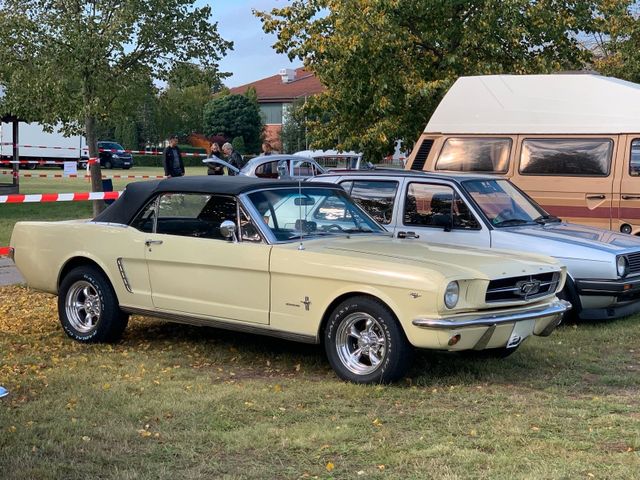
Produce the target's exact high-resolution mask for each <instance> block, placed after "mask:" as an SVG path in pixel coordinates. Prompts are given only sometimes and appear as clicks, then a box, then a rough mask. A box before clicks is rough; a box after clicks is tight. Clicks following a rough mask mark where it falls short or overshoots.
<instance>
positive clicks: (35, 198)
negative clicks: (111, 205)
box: [0, 192, 122, 203]
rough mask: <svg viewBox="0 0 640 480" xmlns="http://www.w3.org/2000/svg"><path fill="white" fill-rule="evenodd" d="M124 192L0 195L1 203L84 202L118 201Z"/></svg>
mask: <svg viewBox="0 0 640 480" xmlns="http://www.w3.org/2000/svg"><path fill="white" fill-rule="evenodd" d="M121 194H122V192H77V193H35V194H30V195H21V194H14V195H0V203H45V202H82V201H87V200H116V199H117V198H118V197H119V196H120V195H121Z"/></svg>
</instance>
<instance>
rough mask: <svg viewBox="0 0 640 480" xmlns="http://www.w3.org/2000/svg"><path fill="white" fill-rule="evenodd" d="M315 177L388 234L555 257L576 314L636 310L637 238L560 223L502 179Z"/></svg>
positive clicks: (639, 302) (379, 174) (406, 174)
mask: <svg viewBox="0 0 640 480" xmlns="http://www.w3.org/2000/svg"><path fill="white" fill-rule="evenodd" d="M315 180H317V181H322V182H334V183H338V184H340V185H342V187H343V188H344V189H345V190H346V191H347V193H349V194H350V195H351V196H352V197H353V198H354V199H355V200H356V202H357V203H358V204H359V205H360V206H361V207H363V208H364V209H365V210H366V211H367V212H368V213H369V214H370V215H372V216H373V217H374V218H375V219H376V220H378V222H380V223H381V224H383V225H384V226H385V227H386V228H387V229H388V230H389V231H390V232H393V235H394V237H397V238H400V239H405V240H406V241H407V242H411V243H413V242H415V241H425V242H430V243H442V244H447V245H460V246H463V245H464V246H472V247H480V248H499V249H509V250H520V251H522V252H526V253H542V254H545V255H549V256H552V257H555V258H557V259H559V260H560V261H561V262H562V263H564V264H565V265H566V266H567V273H568V275H567V283H566V286H565V288H564V290H563V291H562V293H561V295H560V297H561V298H564V299H566V300H568V301H570V302H571V303H572V304H573V307H574V308H573V312H575V313H574V314H575V315H577V316H578V317H579V318H581V319H606V318H617V317H622V316H625V315H631V314H633V313H637V312H639V311H640V238H638V237H633V236H630V235H624V234H620V233H616V232H613V231H611V230H604V229H600V228H595V227H588V226H584V225H577V224H572V223H566V222H563V221H561V219H559V218H557V217H554V216H552V215H549V214H548V213H547V212H546V211H545V210H544V209H543V208H542V207H541V206H540V205H538V204H537V203H536V202H535V201H533V200H532V199H531V198H529V197H528V196H527V195H526V194H525V193H524V192H522V191H521V190H519V189H518V188H517V187H516V186H515V185H513V184H512V183H511V182H509V181H508V180H505V179H499V178H496V177H494V176H489V175H470V174H439V173H438V174H428V173H422V172H413V171H403V172H399V171H397V170H387V171H384V170H376V171H372V172H357V171H356V172H340V173H336V174H328V175H322V176H320V177H317V179H316V178H314V179H313V180H312V181H315ZM509 288H512V286H509ZM516 293H517V292H515V291H514V294H516Z"/></svg>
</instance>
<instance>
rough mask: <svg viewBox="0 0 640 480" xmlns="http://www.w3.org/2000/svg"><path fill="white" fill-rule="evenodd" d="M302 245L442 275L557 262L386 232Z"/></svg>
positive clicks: (525, 269)
mask: <svg viewBox="0 0 640 480" xmlns="http://www.w3.org/2000/svg"><path fill="white" fill-rule="evenodd" d="M305 248H307V249H308V250H311V251H320V250H322V251H323V252H324V253H330V254H332V255H338V256H344V257H348V259H349V261H351V260H353V259H354V258H356V257H359V258H360V259H362V260H364V261H367V262H369V263H371V262H388V263H393V264H396V265H398V264H404V265H412V266H416V267H420V266H422V267H427V268H432V269H436V270H438V271H440V272H442V274H443V275H444V276H445V277H456V278H468V279H496V278H506V277H515V276H522V275H531V274H538V273H543V272H550V271H558V270H560V264H559V263H558V262H557V261H556V260H554V259H552V258H550V257H544V256H533V255H532V256H529V255H527V254H523V253H520V252H510V251H506V250H484V249H476V248H469V247H460V246H456V247H450V246H447V245H442V244H433V243H431V244H427V243H425V242H420V241H416V242H414V241H406V240H398V239H393V238H390V237H386V236H383V237H381V236H361V237H360V236H355V235H354V236H352V237H350V238H348V237H337V238H336V237H334V238H331V239H317V240H311V241H308V242H306V243H305ZM336 261H338V262H339V261H340V260H336Z"/></svg>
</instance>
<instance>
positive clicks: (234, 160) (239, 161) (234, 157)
mask: <svg viewBox="0 0 640 480" xmlns="http://www.w3.org/2000/svg"><path fill="white" fill-rule="evenodd" d="M222 152H223V153H224V154H225V156H226V157H227V163H229V164H231V165H233V166H234V167H236V168H237V169H238V170H242V167H244V166H245V164H246V163H247V162H246V161H245V160H244V159H243V158H242V155H240V154H239V153H238V152H236V151H235V150H234V149H233V146H232V145H231V144H230V143H229V142H227V143H225V144H224V145H222ZM229 175H234V174H233V173H232V172H229Z"/></svg>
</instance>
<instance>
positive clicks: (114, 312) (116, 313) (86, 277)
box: [58, 266, 129, 343]
mask: <svg viewBox="0 0 640 480" xmlns="http://www.w3.org/2000/svg"><path fill="white" fill-rule="evenodd" d="M58 316H59V317H60V323H61V324H62V328H63V329H64V331H65V332H66V334H67V335H69V336H70V337H71V338H73V339H75V340H78V341H79V342H83V343H95V342H115V341H117V340H119V339H120V337H121V336H122V333H123V332H124V329H125V328H126V327H127V323H128V320H129V316H128V315H127V314H126V313H124V312H122V310H120V306H119V305H118V299H117V298H116V294H115V292H114V291H113V287H112V286H111V283H110V282H109V280H108V279H107V277H106V276H105V275H104V273H102V272H101V271H100V270H98V269H97V268H96V267H92V266H82V267H77V268H74V269H73V270H71V271H70V272H69V273H68V274H67V275H66V276H65V277H64V279H63V280H62V283H61V284H60V290H59V292H58Z"/></svg>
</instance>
